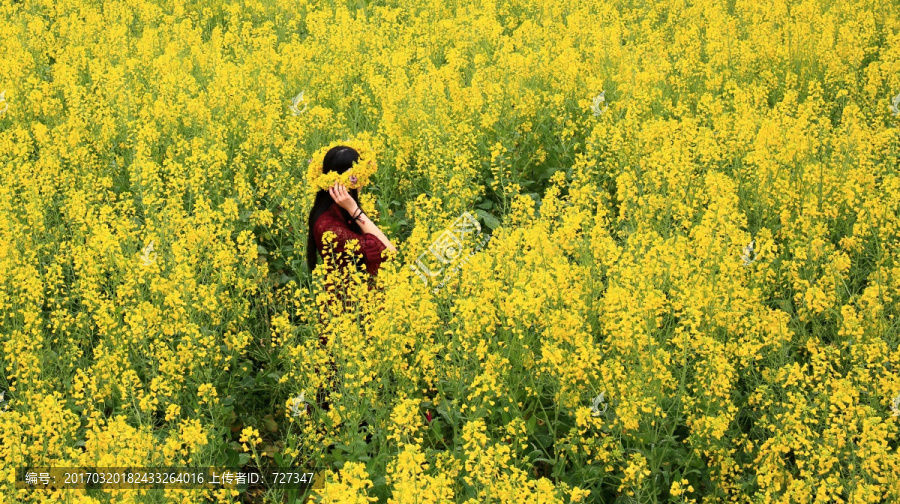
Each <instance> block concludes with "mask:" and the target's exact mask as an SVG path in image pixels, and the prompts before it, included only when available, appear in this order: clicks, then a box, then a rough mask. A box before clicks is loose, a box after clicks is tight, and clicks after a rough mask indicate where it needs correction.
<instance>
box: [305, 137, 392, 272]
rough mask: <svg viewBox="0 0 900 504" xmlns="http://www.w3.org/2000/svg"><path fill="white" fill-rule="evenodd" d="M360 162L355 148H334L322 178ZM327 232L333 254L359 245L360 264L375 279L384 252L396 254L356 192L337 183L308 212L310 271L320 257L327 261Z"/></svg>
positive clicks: (323, 164)
mask: <svg viewBox="0 0 900 504" xmlns="http://www.w3.org/2000/svg"><path fill="white" fill-rule="evenodd" d="M358 159H359V153H357V151H356V150H355V149H353V148H352V147H348V146H345V145H338V146H335V147H332V148H331V149H330V150H329V151H328V152H327V153H326V154H325V158H324V159H323V160H322V172H323V174H327V173H331V172H337V173H344V172H346V171H347V170H348V169H350V168H351V167H352V166H353V163H354V162H356V161H357V160H358ZM326 231H331V232H333V233H334V234H335V241H334V252H335V253H336V254H341V253H343V252H344V248H345V246H346V244H347V242H348V241H349V240H356V241H358V242H359V251H360V253H361V254H362V256H361V258H360V259H361V261H362V263H363V265H364V266H365V269H366V271H368V272H369V274H370V275H372V276H374V275H377V274H378V267H379V266H381V262H382V258H381V252H382V251H383V250H385V249H388V250H391V251H393V252H396V251H397V249H396V247H394V245H393V244H391V242H390V240H388V239H387V236H385V235H384V233H383V232H382V231H381V230H380V229H378V226H376V225H375V223H374V222H372V220H371V219H369V217H368V216H367V215H366V214H365V213H364V212H363V211H362V209H361V208H360V206H359V199H358V195H357V190H356V189H347V188H346V187H345V186H344V185H343V184H341V183H340V182H336V183H335V184H334V186H332V187H331V188H330V189H328V190H327V191H325V190H322V189H320V190H319V191H318V192H317V193H316V199H315V202H314V203H313V206H312V209H311V210H310V212H309V235H308V238H307V244H306V263H307V265H308V266H309V270H310V271H312V270H313V269H315V267H316V259H317V255H322V256H323V257H324V253H325V250H324V248H323V244H322V235H323V234H324V233H325V232H326Z"/></svg>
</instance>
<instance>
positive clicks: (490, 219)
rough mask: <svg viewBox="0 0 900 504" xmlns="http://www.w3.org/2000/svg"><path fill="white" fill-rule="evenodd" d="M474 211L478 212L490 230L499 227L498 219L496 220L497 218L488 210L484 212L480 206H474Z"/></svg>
mask: <svg viewBox="0 0 900 504" xmlns="http://www.w3.org/2000/svg"><path fill="white" fill-rule="evenodd" d="M475 213H476V214H478V216H479V217H481V218H482V219H484V223H485V225H487V227H488V228H490V230H491V231H493V230H495V229H497V228H498V227H500V221H499V220H497V218H496V217H494V216H493V214H491V213H490V212H486V211H484V210H482V209H480V208H476V209H475Z"/></svg>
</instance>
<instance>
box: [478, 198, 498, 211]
mask: <svg viewBox="0 0 900 504" xmlns="http://www.w3.org/2000/svg"><path fill="white" fill-rule="evenodd" d="M475 206H476V207H477V208H481V209H483V210H490V209H491V208H492V207H493V206H494V202H493V201H491V200H489V199H485V200H484V201H482V202H481V203H479V204H477V205H475Z"/></svg>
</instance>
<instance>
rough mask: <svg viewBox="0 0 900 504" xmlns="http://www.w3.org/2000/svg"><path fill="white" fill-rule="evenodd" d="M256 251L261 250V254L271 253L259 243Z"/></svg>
mask: <svg viewBox="0 0 900 504" xmlns="http://www.w3.org/2000/svg"><path fill="white" fill-rule="evenodd" d="M256 251H257V252H259V254H260V255H268V254H269V251H268V250H266V247H263V246H262V245H257V246H256Z"/></svg>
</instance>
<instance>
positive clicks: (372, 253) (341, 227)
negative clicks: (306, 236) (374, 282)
mask: <svg viewBox="0 0 900 504" xmlns="http://www.w3.org/2000/svg"><path fill="white" fill-rule="evenodd" d="M325 231H331V232H333V233H334V234H335V235H336V236H337V238H335V240H334V251H335V253H339V252H343V251H344V245H345V244H346V243H347V240H357V241H358V242H359V252H360V253H361V254H362V260H363V262H364V263H365V265H366V271H368V272H369V274H370V275H372V276H375V275H377V274H378V267H379V266H381V262H382V259H381V251H382V250H384V249H386V248H387V247H386V246H385V245H384V243H381V240H379V239H378V237H377V236H375V235H373V234H371V233H357V232H355V231H353V230H352V229H350V225H349V223H348V222H347V220H346V219H345V217H344V216H343V215H342V214H341V210H340V207H339V206H338V205H336V204H332V205H331V206H330V207H328V210H325V212H324V213H322V215H320V216H319V218H318V219H316V222H315V224H313V239H315V241H316V248H317V249H319V255H321V256H322V257H325V254H324V249H323V246H322V235H323V234H324V233H325Z"/></svg>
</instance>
